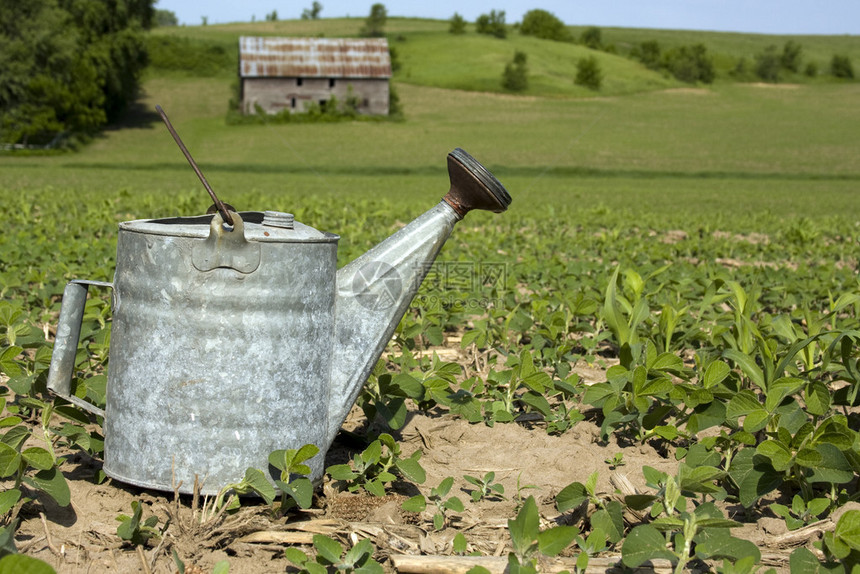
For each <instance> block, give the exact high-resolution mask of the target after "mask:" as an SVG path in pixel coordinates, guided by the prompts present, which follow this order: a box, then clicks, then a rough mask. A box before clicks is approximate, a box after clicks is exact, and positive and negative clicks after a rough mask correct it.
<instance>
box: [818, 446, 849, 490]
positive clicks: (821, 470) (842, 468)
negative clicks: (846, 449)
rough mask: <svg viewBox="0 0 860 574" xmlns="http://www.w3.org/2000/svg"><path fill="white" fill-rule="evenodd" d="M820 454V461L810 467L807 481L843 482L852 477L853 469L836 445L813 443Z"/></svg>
mask: <svg viewBox="0 0 860 574" xmlns="http://www.w3.org/2000/svg"><path fill="white" fill-rule="evenodd" d="M815 450H817V451H818V453H819V454H820V455H821V462H820V463H818V464H817V465H816V466H815V467H814V468H813V469H812V476H810V477H809V479H808V480H809V482H830V483H833V484H845V483H847V482H851V480H852V479H853V478H854V469H853V467H852V466H851V464H850V463H849V462H848V459H846V458H845V455H844V454H842V451H840V450H839V449H838V448H837V447H835V446H834V445H832V444H829V443H820V444H817V445H815Z"/></svg>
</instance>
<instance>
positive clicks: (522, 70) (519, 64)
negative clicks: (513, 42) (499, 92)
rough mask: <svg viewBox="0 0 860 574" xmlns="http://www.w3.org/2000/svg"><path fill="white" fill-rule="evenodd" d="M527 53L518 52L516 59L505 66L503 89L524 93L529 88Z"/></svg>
mask: <svg viewBox="0 0 860 574" xmlns="http://www.w3.org/2000/svg"><path fill="white" fill-rule="evenodd" d="M527 59H528V57H527V56H526V54H525V52H520V51H519V50H517V51H516V52H514V59H513V61H512V62H508V64H507V65H506V66H505V71H504V73H503V74H502V87H503V88H505V89H506V90H510V91H512V92H524V91H525V90H526V89H527V88H528V87H529V77H528V73H529V71H528V65H527V63H526V62H527Z"/></svg>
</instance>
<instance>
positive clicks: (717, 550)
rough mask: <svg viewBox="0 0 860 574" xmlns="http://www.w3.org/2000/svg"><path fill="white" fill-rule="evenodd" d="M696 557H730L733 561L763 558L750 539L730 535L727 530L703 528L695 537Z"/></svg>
mask: <svg viewBox="0 0 860 574" xmlns="http://www.w3.org/2000/svg"><path fill="white" fill-rule="evenodd" d="M695 541H696V558H699V559H701V560H719V559H725V558H727V559H729V560H733V561H737V560H740V559H742V558H746V557H748V556H749V557H752V558H753V561H754V562H755V563H758V562H759V560H761V552H760V551H759V549H758V548H757V547H756V545H755V544H753V543H752V542H750V541H749V540H742V539H740V538H735V537H734V536H732V535H730V534H729V533H728V531H727V530H720V529H717V530H703V531H702V532H701V533H700V534H699V535H698V536H696V538H695Z"/></svg>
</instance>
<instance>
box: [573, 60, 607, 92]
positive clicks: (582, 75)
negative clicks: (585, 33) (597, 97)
mask: <svg viewBox="0 0 860 574" xmlns="http://www.w3.org/2000/svg"><path fill="white" fill-rule="evenodd" d="M573 82H574V83H575V84H576V85H578V86H584V87H586V88H588V89H589V90H595V91H596V90H599V89H600V86H601V84H602V83H603V72H602V71H601V70H600V62H598V61H597V58H595V57H594V56H589V57H588V58H580V59H579V61H578V62H577V63H576V78H575V79H574V81H573Z"/></svg>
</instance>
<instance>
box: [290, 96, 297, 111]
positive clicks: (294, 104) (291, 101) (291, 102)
mask: <svg viewBox="0 0 860 574" xmlns="http://www.w3.org/2000/svg"><path fill="white" fill-rule="evenodd" d="M290 107H291V108H293V109H296V99H295V98H291V99H290Z"/></svg>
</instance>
